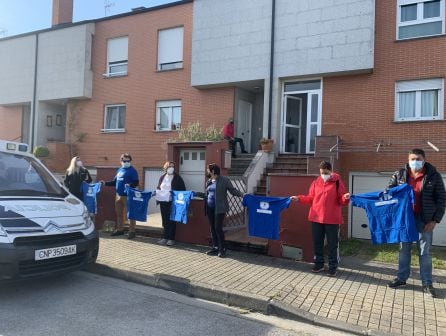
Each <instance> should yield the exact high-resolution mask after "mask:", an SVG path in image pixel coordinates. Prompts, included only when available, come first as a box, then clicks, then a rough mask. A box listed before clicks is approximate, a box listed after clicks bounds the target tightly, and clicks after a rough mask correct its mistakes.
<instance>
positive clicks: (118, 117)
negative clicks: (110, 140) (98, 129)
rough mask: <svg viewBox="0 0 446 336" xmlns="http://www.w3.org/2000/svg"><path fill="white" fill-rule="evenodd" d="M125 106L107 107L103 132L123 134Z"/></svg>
mask: <svg viewBox="0 0 446 336" xmlns="http://www.w3.org/2000/svg"><path fill="white" fill-rule="evenodd" d="M124 127H125V105H107V106H106V107H105V118H104V129H103V131H109V132H110V131H112V132H122V131H124V130H125V128H124Z"/></svg>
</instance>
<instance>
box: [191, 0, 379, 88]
mask: <svg viewBox="0 0 446 336" xmlns="http://www.w3.org/2000/svg"><path fill="white" fill-rule="evenodd" d="M374 20H375V1H374V0H349V1H346V0H318V1H314V0H299V1H295V0H277V2H276V37H275V44H276V45H275V57H276V60H275V69H274V70H275V76H276V77H291V76H305V75H314V74H326V73H337V72H352V71H364V70H369V69H372V68H373V55H374V26H375V25H374ZM270 29H271V0H244V1H238V0H195V1H194V31H193V42H192V55H193V57H192V85H196V86H201V85H212V84H224V83H233V82H238V81H246V80H256V79H263V78H267V77H268V76H269V59H270V57H269V53H270Z"/></svg>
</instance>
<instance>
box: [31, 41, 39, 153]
mask: <svg viewBox="0 0 446 336" xmlns="http://www.w3.org/2000/svg"><path fill="white" fill-rule="evenodd" d="M38 55H39V34H36V50H35V52H34V84H33V100H32V110H31V139H30V146H29V147H30V150H31V153H32V151H33V149H34V134H35V128H36V95H37V57H38Z"/></svg>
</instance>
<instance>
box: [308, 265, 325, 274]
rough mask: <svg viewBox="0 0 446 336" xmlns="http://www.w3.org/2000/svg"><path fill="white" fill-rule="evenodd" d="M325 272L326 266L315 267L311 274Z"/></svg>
mask: <svg viewBox="0 0 446 336" xmlns="http://www.w3.org/2000/svg"><path fill="white" fill-rule="evenodd" d="M323 271H324V265H316V264H315V265H314V266H313V268H312V269H311V272H313V273H320V272H323Z"/></svg>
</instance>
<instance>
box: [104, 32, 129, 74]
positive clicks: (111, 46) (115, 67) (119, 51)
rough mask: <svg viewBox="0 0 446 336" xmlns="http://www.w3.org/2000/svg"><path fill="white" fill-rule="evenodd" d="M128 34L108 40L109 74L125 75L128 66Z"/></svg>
mask: <svg viewBox="0 0 446 336" xmlns="http://www.w3.org/2000/svg"><path fill="white" fill-rule="evenodd" d="M128 44H129V39H128V37H127V36H124V37H119V38H114V39H110V40H108V41H107V74H106V75H107V76H108V77H113V76H125V75H127V67H128Z"/></svg>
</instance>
